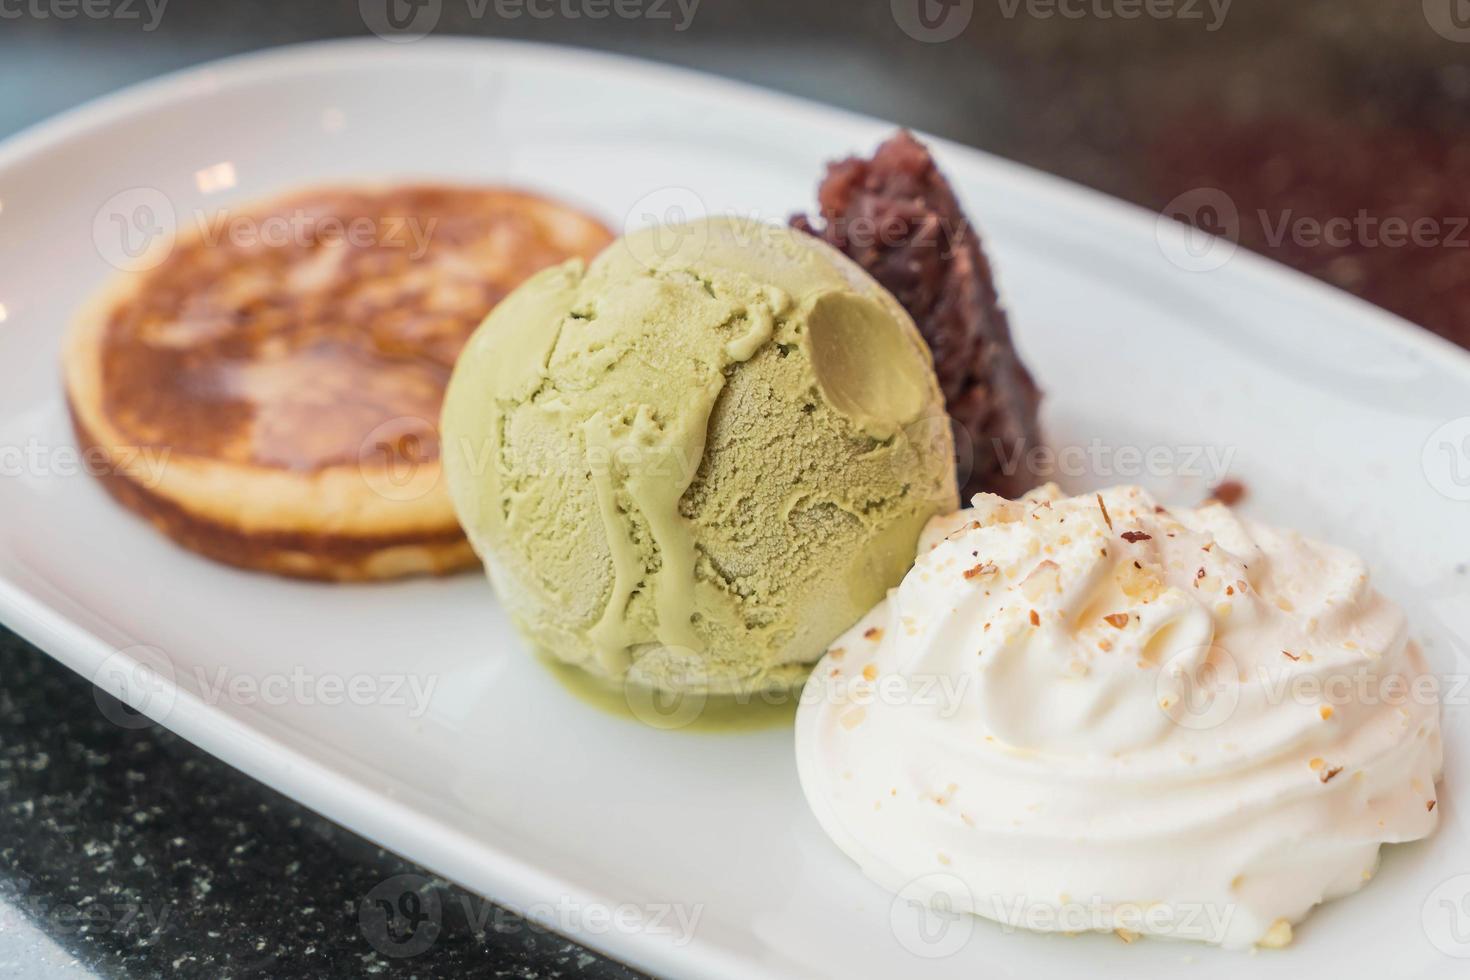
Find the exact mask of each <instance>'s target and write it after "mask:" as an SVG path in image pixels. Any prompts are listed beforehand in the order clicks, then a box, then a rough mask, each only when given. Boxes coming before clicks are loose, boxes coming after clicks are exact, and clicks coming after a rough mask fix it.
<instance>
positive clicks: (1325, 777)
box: [1317, 766, 1342, 783]
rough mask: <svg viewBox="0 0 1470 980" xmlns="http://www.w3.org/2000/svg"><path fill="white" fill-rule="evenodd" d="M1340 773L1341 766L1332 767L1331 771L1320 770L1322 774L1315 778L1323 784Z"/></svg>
mask: <svg viewBox="0 0 1470 980" xmlns="http://www.w3.org/2000/svg"><path fill="white" fill-rule="evenodd" d="M1340 772H1342V766H1333V767H1332V768H1331V769H1324V770H1322V774H1321V775H1320V776H1318V777H1317V778H1318V779H1320V780H1322V782H1324V783H1326V782H1331V781H1332V777H1333V776H1336V775H1337V774H1338V773H1340Z"/></svg>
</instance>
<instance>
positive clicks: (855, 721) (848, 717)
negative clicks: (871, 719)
mask: <svg viewBox="0 0 1470 980" xmlns="http://www.w3.org/2000/svg"><path fill="white" fill-rule="evenodd" d="M867 716H868V709H867V708H862V707H858V708H853V709H852V710H851V711H848V712H846V713H844V714H843V715H842V716H841V717H840V718H838V719H837V720H838V721H840V722H841V723H842V727H843V728H846V729H847V730H848V731H852V730H853V729H854V728H856V727H857V726H859V725H861V724H862V723H863V719H864V718H866V717H867Z"/></svg>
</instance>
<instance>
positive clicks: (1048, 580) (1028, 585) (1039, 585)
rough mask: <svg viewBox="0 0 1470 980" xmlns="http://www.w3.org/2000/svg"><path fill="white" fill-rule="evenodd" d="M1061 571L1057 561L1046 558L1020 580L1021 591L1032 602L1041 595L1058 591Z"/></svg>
mask: <svg viewBox="0 0 1470 980" xmlns="http://www.w3.org/2000/svg"><path fill="white" fill-rule="evenodd" d="M1061 573H1062V570H1061V568H1059V567H1058V566H1057V563H1056V562H1054V561H1052V560H1050V559H1047V560H1045V561H1043V562H1041V564H1039V565H1037V566H1036V567H1035V568H1033V569H1032V570H1031V574H1030V575H1027V576H1026V578H1025V579H1023V580H1022V582H1021V592H1022V593H1023V594H1024V595H1025V596H1026V598H1028V599H1030V600H1031V601H1032V602H1036V601H1037V600H1039V599H1040V598H1041V597H1042V596H1046V595H1051V594H1053V593H1056V592H1060V591H1061V588H1062V587H1061Z"/></svg>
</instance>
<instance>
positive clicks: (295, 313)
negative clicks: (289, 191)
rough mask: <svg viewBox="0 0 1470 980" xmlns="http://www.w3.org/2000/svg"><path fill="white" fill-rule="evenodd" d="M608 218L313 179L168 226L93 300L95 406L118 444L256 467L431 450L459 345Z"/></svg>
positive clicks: (509, 195) (463, 195) (484, 194)
mask: <svg viewBox="0 0 1470 980" xmlns="http://www.w3.org/2000/svg"><path fill="white" fill-rule="evenodd" d="M609 240H610V235H609V234H608V233H607V231H606V230H605V229H604V228H603V227H602V226H601V225H599V224H597V223H596V222H594V221H592V220H591V219H587V218H583V217H581V216H580V215H577V214H576V213H575V212H571V211H569V210H567V209H565V208H564V207H562V206H560V205H556V204H553V203H551V202H548V201H544V200H542V199H540V198H537V197H535V196H533V195H528V194H522V193H518V192H513V191H505V190H497V189H483V188H473V187H453V186H428V185H419V186H399V187H393V188H385V189H382V190H357V189H325V190H316V191H310V192H305V193H301V194H297V195H294V196H291V197H287V198H282V199H279V200H277V201H274V202H271V203H270V204H267V205H264V206H262V207H259V208H255V209H251V210H248V211H239V212H232V213H231V212H227V213H224V214H221V215H217V216H213V217H206V218H201V219H199V220H198V221H197V222H196V227H192V228H191V227H188V226H187V225H186V226H185V227H184V228H182V229H181V235H180V239H179V242H178V244H177V245H176V247H175V249H174V250H173V252H172V253H171V254H170V255H169V257H168V258H167V259H166V260H165V261H164V262H163V263H162V264H161V265H159V266H158V267H157V268H155V269H153V270H151V271H150V272H148V273H147V274H146V275H145V278H144V280H143V281H142V282H140V284H139V288H137V289H136V290H133V291H132V292H131V293H130V295H129V296H128V298H127V299H125V300H124V301H122V302H121V303H120V304H119V305H117V306H115V307H114V308H113V309H112V310H111V311H110V313H109V315H108V320H107V325H106V330H105V333H104V336H103V338H102V344H101V376H102V407H103V411H104V413H105V414H106V417H107V418H108V421H109V422H110V423H111V424H112V425H113V426H114V427H115V429H116V430H117V432H118V433H119V434H120V435H121V436H123V437H125V438H126V439H127V440H128V441H129V442H131V443H132V444H133V445H137V446H153V447H167V448H169V449H170V450H171V451H172V452H177V453H183V454H188V455H191V456H200V457H206V458H212V459H218V460H221V461H226V462H231V463H241V464H247V465H251V466H255V467H265V468H277V469H287V470H293V471H312V470H317V469H321V468H323V467H328V466H333V465H340V464H349V463H353V462H356V461H358V460H359V459H360V458H361V454H362V453H363V452H364V451H365V449H371V448H372V447H370V446H365V442H366V441H367V440H372V442H373V444H374V445H375V446H379V447H382V446H391V447H394V448H393V449H391V450H389V451H390V452H398V453H401V454H403V455H404V456H405V457H406V458H407V459H409V460H411V461H412V462H414V463H423V462H426V461H432V460H436V459H437V458H438V455H439V447H438V444H437V439H436V436H435V426H434V423H435V421H436V420H437V419H438V417H439V408H440V403H441V401H442V399H443V394H444V387H445V385H446V384H447V382H448V380H449V373H450V369H451V368H452V367H453V364H454V360H455V358H456V356H457V355H458V354H459V351H460V348H461V347H462V346H463V344H464V343H465V341H466V340H467V339H468V337H469V335H470V333H471V332H472V331H473V330H474V329H475V327H476V326H478V325H479V323H480V321H481V320H482V319H483V318H484V316H485V314H486V313H488V312H489V310H490V308H491V307H492V306H494V305H495V303H496V302H498V301H499V300H500V299H501V298H502V297H503V296H505V294H506V293H508V292H509V291H510V290H512V289H513V288H515V286H517V285H518V284H519V283H520V282H521V281H522V280H524V279H525V278H526V277H527V276H529V275H531V274H532V273H534V272H536V271H539V270H540V269H542V268H545V267H547V266H550V265H553V264H556V263H558V262H561V261H564V260H565V259H567V258H568V257H570V256H573V255H581V256H584V257H587V258H590V257H591V256H592V255H594V254H596V252H597V251H600V250H601V248H602V247H603V246H604V245H605V244H606V243H607V242H608V241H609Z"/></svg>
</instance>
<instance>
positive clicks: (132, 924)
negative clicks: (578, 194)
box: [0, 0, 1470, 980]
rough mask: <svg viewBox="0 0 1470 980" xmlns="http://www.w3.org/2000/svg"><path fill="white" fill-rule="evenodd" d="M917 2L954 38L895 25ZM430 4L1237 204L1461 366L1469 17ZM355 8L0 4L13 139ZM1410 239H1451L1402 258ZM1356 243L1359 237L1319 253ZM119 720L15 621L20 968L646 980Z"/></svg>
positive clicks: (14, 810) (1297, 259)
mask: <svg viewBox="0 0 1470 980" xmlns="http://www.w3.org/2000/svg"><path fill="white" fill-rule="evenodd" d="M365 2H366V3H368V4H369V5H371V3H372V2H373V0H365ZM430 2H438V0H430ZM921 2H923V3H927V4H930V6H929V7H928V9H929V11H930V12H931V13H933V14H935V15H936V17H938V18H939V20H940V21H943V22H944V23H943V27H944V28H945V30H944V33H953V35H954V36H953V37H951V38H949V39H947V40H942V41H934V40H931V41H929V42H926V41H921V40H916V38H915V37H914V36H912V35H913V33H914V32H913V31H912V30H911V31H908V32H906V31H905V30H904V29H903V27H902V22H903V21H904V20H905V19H906V18H908V17H909V13H910V12H906V10H907V8H906V6H905V5H906V4H907V7H913V6H914V5H915V4H917V3H921ZM438 5H439V6H440V8H441V15H440V18H439V24H438V28H437V29H438V31H439V32H440V33H446V34H448V33H459V34H482V35H496V36H512V37H524V38H531V39H535V40H542V41H556V42H563V43H569V44H577V45H583V46H589V47H597V48H604V49H609V50H615V51H620V52H624V53H629V54H635V55H640V56H645V57H649V58H654V59H658V60H664V61H670V62H675V63H679V64H684V65H690V66H695V67H700V68H704V69H706V70H709V71H713V72H716V73H720V74H725V75H730V76H734V77H739V78H743V79H747V80H750V81H754V82H757V83H760V84H763V85H767V86H770V87H773V88H777V89H782V90H786V91H790V92H794V93H797V94H800V95H804V96H809V97H812V98H816V99H820V100H823V101H826V102H829V103H833V104H837V105H842V106H845V107H850V108H855V109H859V110H862V111H865V112H868V113H871V114H874V115H878V116H883V117H887V118H890V119H893V120H895V121H898V122H902V123H905V124H908V125H910V126H913V127H915V128H918V129H922V130H928V131H930V132H934V133H938V134H940V135H943V136H948V137H952V138H954V139H958V140H960V141H963V142H966V143H970V144H973V145H976V146H979V147H982V148H984V149H987V150H990V151H992V152H995V153H998V154H1001V155H1003V156H1007V157H1011V158H1013V159H1017V160H1021V161H1023V162H1025V163H1028V164H1031V165H1033V166H1037V167H1040V168H1042V169H1045V170H1049V171H1052V172H1054V173H1058V174H1061V175H1063V176H1065V177H1068V178H1070V179H1073V180H1077V181H1080V182H1082V183H1085V184H1089V185H1091V186H1094V187H1097V188H1099V189H1101V190H1104V191H1107V192H1109V193H1112V194H1115V195H1118V196H1120V197H1124V198H1127V199H1130V200H1133V201H1135V202H1137V203H1140V204H1142V205H1144V206H1146V207H1149V208H1153V209H1156V210H1164V209H1169V207H1170V202H1174V201H1176V200H1179V199H1181V196H1183V200H1185V201H1188V200H1189V199H1190V198H1189V197H1188V192H1190V191H1193V190H1195V189H1197V188H1202V187H1212V188H1217V189H1219V190H1222V191H1224V192H1225V194H1226V195H1227V197H1228V199H1229V201H1230V202H1231V205H1232V207H1233V209H1234V212H1235V213H1234V215H1233V218H1234V224H1233V226H1232V225H1228V224H1227V226H1226V227H1225V228H1224V230H1225V231H1227V232H1228V233H1230V234H1233V235H1235V236H1236V237H1238V239H1239V240H1240V242H1241V243H1242V244H1243V245H1245V246H1247V247H1249V248H1253V249H1256V250H1257V251H1261V252H1264V253H1265V254H1267V255H1270V256H1272V257H1273V258H1277V259H1279V260H1281V261H1284V262H1287V263H1288V264H1291V265H1294V266H1297V267H1298V268H1301V269H1303V270H1304V271H1306V272H1308V273H1310V274H1312V275H1316V276H1319V277H1321V278H1323V279H1325V280H1327V281H1329V282H1331V283H1333V284H1334V285H1336V286H1338V287H1340V288H1343V289H1346V290H1349V291H1352V292H1354V293H1357V294H1358V295H1361V296H1363V297H1365V298H1367V299H1369V300H1370V301H1372V302H1375V303H1378V304H1380V305H1382V306H1385V307H1387V308H1389V309H1391V310H1393V311H1395V312H1397V313H1399V314H1401V315H1402V316H1405V317H1407V318H1409V319H1411V320H1413V321H1415V322H1418V323H1420V324H1422V325H1424V326H1426V327H1428V328H1430V329H1432V330H1434V331H1436V332H1438V333H1441V334H1443V335H1445V336H1448V337H1450V338H1452V339H1456V340H1458V341H1459V342H1460V343H1462V344H1466V343H1470V247H1467V246H1470V233H1467V232H1466V231H1465V224H1466V223H1467V222H1466V216H1467V215H1470V27H1467V26H1465V23H1466V21H1465V20H1464V19H1463V18H1461V19H1458V20H1457V19H1455V17H1454V16H1453V14H1454V11H1455V10H1456V9H1458V8H1457V7H1456V0H1443V2H1442V3H1441V2H1436V0H1429V2H1424V3H1421V2H1420V0H1404V2H1400V3H1393V4H1389V3H1384V2H1382V0H1292V2H1291V3H1282V2H1279V0H1234V2H1233V3H1232V2H1230V0H1213V2H1201V3H1198V4H1196V3H1192V2H1191V3H1187V4H1186V3H1183V2H1180V3H1174V4H1167V3H1166V4H1163V5H1149V7H1148V9H1150V10H1165V11H1169V13H1168V15H1167V16H1150V15H1148V14H1147V13H1145V14H1143V15H1140V16H1138V17H1127V16H1123V14H1122V12H1123V11H1124V10H1126V9H1138V7H1139V6H1140V5H1132V6H1130V5H1128V4H1118V3H1109V2H1102V3H1085V4H1084V3H1071V4H1066V3H1064V4H1056V3H1050V2H1047V3H1042V2H1035V0H1015V2H1001V0H953V2H949V3H943V2H940V0H912V2H910V0H894V2H892V3H890V2H889V0H842V2H823V0H739V2H737V0H702V2H699V3H693V2H689V3H686V4H684V5H682V6H678V5H671V6H672V7H673V9H675V10H683V11H688V12H689V14H690V16H688V17H685V16H681V15H679V14H677V13H676V14H674V15H673V16H672V17H671V18H669V19H658V18H642V19H634V20H624V19H619V18H611V19H607V20H599V21H593V20H591V19H589V18H586V17H577V16H570V15H569V14H568V13H567V12H568V11H571V12H572V13H575V12H576V11H577V10H579V9H580V7H579V6H578V5H577V4H576V3H575V2H573V3H570V4H565V3H563V4H557V5H551V4H545V5H542V6H540V7H536V9H537V10H539V11H541V12H543V13H545V12H550V15H549V16H534V15H532V14H531V13H530V12H529V11H530V10H531V8H532V6H533V5H496V4H490V5H488V6H487V5H484V4H466V3H463V2H458V0H442V2H439V3H438ZM359 7H360V5H359V4H358V3H356V2H353V0H337V2H334V3H298V2H289V0H280V2H267V3H259V4H247V3H230V4H226V3H221V2H213V0H152V2H151V3H149V2H130V3H127V4H122V3H120V2H119V3H113V2H101V3H99V4H96V5H92V6H89V7H88V8H85V10H91V11H93V14H92V15H88V14H87V13H86V12H85V10H83V8H81V7H80V5H76V4H69V3H67V2H65V0H25V2H24V3H21V2H15V0H0V136H3V135H7V134H9V133H11V132H14V131H17V130H19V129H21V128H23V127H24V126H26V125H29V124H31V123H34V122H37V121H39V120H41V119H43V118H45V117H47V116H49V115H51V114H53V113H55V112H58V111H60V110H62V109H65V108H68V107H69V106H72V105H74V104H76V103H78V102H81V101H84V100H85V99H88V98H91V97H94V96H97V95H101V94H104V93H106V92H110V91H113V90H115V89H117V88H119V87H121V86H123V85H125V84H128V83H130V82H133V81H137V80H141V79H144V78H147V77H150V76H153V75H156V74H159V73H161V72H164V71H168V70H172V69H175V68H180V67H185V66H187V65H191V64H195V63H198V62H201V61H206V60H209V59H212V58H215V57H219V56H223V55H227V54H233V53H237V52H241V51H246V50H250V49H254V48H260V47H268V46H272V45H277V44H284V43H289V42H293V41H302V40H312V39H318V38H327V37H338V36H347V35H360V34H364V33H365V29H364V24H363V20H362V15H361V13H360V11H359ZM480 10H483V11H484V13H483V14H482V15H481V16H476V14H475V12H476V11H480ZM515 11H519V13H514V14H513V12H515ZM97 12H100V14H101V15H100V16H99V15H96V14H97ZM125 12H126V15H125ZM68 14H70V15H68ZM945 18H960V19H962V20H963V23H961V22H960V20H957V19H949V20H945ZM935 22H937V21H934V20H931V23H935ZM681 26H682V28H683V29H679V28H680V27H681ZM950 28H957V29H954V30H949V29H950ZM845 149H847V148H845V147H834V148H833V150H834V153H837V152H840V151H843V150H845ZM814 177H815V175H814ZM971 203H972V205H973V206H974V208H975V213H976V217H977V218H978V220H979V221H980V223H981V225H982V226H983V224H984V204H983V202H971ZM1185 217H1190V218H1195V219H1199V220H1203V218H1204V217H1205V216H1201V215H1185ZM1209 217H1211V218H1217V217H1218V215H1210V216H1209ZM1304 218H1305V219H1307V222H1308V224H1306V225H1303V224H1302V223H1301V219H1304ZM1390 218H1394V219H1398V220H1401V221H1403V222H1404V223H1405V226H1406V227H1412V226H1413V223H1414V222H1416V221H1417V222H1420V225H1421V227H1425V228H1429V229H1431V230H1432V231H1433V232H1434V233H1433V234H1432V235H1424V236H1420V237H1418V238H1414V239H1412V240H1409V241H1406V242H1400V243H1395V242H1393V241H1389V240H1388V236H1387V234H1386V231H1387V228H1388V227H1389V226H1388V224H1387V222H1388V219H1390ZM1334 219H1337V220H1338V221H1339V223H1341V222H1342V221H1344V220H1345V221H1346V222H1347V223H1346V224H1345V225H1341V226H1342V227H1345V228H1350V229H1351V230H1350V231H1348V233H1346V234H1345V235H1340V236H1336V237H1334V236H1331V235H1328V236H1322V235H1314V234H1310V233H1307V232H1303V231H1302V229H1303V228H1306V229H1308V232H1309V231H1310V228H1311V227H1313V225H1312V223H1313V222H1315V223H1316V226H1317V227H1321V226H1324V225H1325V224H1326V223H1328V222H1331V221H1333V220H1334ZM1424 222H1428V224H1427V225H1425V224H1423V223H1424ZM1283 229H1284V232H1283ZM1363 229H1373V230H1372V232H1371V233H1370V232H1368V231H1364V230H1363ZM1456 229H1458V231H1457V230H1456ZM1212 230H1220V229H1219V228H1215V229H1212ZM0 234H3V228H0ZM4 519H5V517H4V515H3V514H0V531H3V522H4ZM104 709H105V710H104ZM122 710H123V709H121V706H119V705H117V704H116V703H111V704H108V703H106V702H105V701H104V702H102V703H101V706H99V701H98V695H96V694H95V693H94V690H93V689H92V687H91V686H90V685H89V684H88V683H87V682H85V681H84V680H82V679H81V678H78V677H76V676H73V675H72V674H70V673H69V672H68V671H67V670H66V669H64V668H62V667H61V666H59V665H57V664H56V663H54V662H53V661H51V660H50V659H49V658H48V657H46V656H45V655H44V654H43V653H41V652H39V651H37V650H36V649H34V648H33V647H31V646H30V645H28V644H27V643H25V642H24V641H22V640H20V639H19V638H17V637H16V636H14V635H13V634H11V633H9V632H8V631H5V630H4V629H3V628H0V976H22V977H25V976H91V975H98V976H137V977H166V976H181V977H209V978H227V977H256V976H259V977H270V978H276V980H291V978H296V977H334V976H344V977H358V976H395V977H397V976H402V977H443V976H464V977H480V976H486V977H489V976H510V977H556V976H586V977H626V976H634V975H636V974H634V973H633V972H632V971H630V970H628V969H626V968H624V967H622V966H620V965H618V964H615V963H611V962H609V961H607V960H605V959H603V958H601V957H599V956H597V955H595V954H592V953H588V952H586V951H584V950H582V949H581V948H580V947H578V946H576V945H574V944H572V943H570V942H568V941H566V940H565V939H562V938H560V937H558V936H556V935H554V934H550V933H547V932H546V931H544V930H542V929H541V928H540V927H538V926H535V925H533V924H530V923H528V922H526V921H524V920H521V919H519V918H517V917H515V916H514V915H511V914H510V913H508V912H504V911H501V910H497V909H495V908H494V907H492V906H489V905H487V904H485V903H483V902H481V901H480V900H478V899H476V898H473V897H472V896H469V895H467V894H465V893H463V892H461V891H459V890H457V889H455V888H454V887H453V886H450V885H448V884H446V883H444V882H441V881H437V880H434V879H432V878H430V877H428V876H426V875H425V873H424V872H423V871H422V870H421V869H418V868H415V867H414V866H413V865H411V864H409V863H407V862H405V861H403V860H401V859H399V858H397V857H395V856H394V855H392V854H388V853H385V852H383V851H382V850H380V849H378V848H376V847H374V846H373V845H371V844H369V843H367V842H365V841H363V840H361V839H359V838H357V837H355V836H354V835H352V834H350V833H348V832H346V831H344V830H342V829H341V828H339V827H336V826H334V825H333V824H331V823H330V822H328V821H326V820H323V819H321V818H320V817H317V816H315V815H314V814H312V813H311V812H309V811H307V810H305V809H303V808H302V807H300V806H298V805H296V804H294V803H293V802H291V801H290V800H288V799H285V798H283V797H281V796H280V795H279V794H277V793H275V792H273V791H271V790H269V789H266V788H265V787H263V786H261V785H260V784H258V783H255V782H254V781H252V780H250V779H248V778H247V777H245V776H243V775H241V774H239V773H237V772H235V771H234V770H232V769H231V768H230V767H228V766H226V765H224V764H223V763H220V762H218V761H216V760H214V759H212V758H211V757H209V756H207V755H204V754H203V753H201V752H200V751H198V750H197V749H195V748H193V747H192V746H190V745H188V744H187V743H185V742H183V741H181V740H180V739H178V738H177V737H175V736H173V735H171V734H169V733H168V732H166V731H164V730H161V729H159V728H156V727H153V726H151V725H148V724H145V723H144V721H142V720H139V721H137V723H127V724H122V725H119V724H117V723H116V719H118V718H120V717H121V718H124V719H126V718H127V717H128V716H127V715H125V714H121V715H120V714H119V712H120V711H122ZM504 751H515V750H514V747H513V746H507V747H505V748H504ZM384 882H387V883H388V884H387V885H386V886H383V883H384ZM384 887H386V888H387V889H388V890H390V891H392V892H393V893H394V897H395V899H401V898H403V897H404V896H405V895H408V896H411V897H412V900H413V901H414V902H418V903H436V904H437V906H438V907H439V909H441V910H442V914H441V918H442V928H441V930H440V932H439V934H438V935H437V936H436V937H434V938H433V941H432V942H431V943H427V944H425V945H426V948H424V949H422V950H421V951H419V950H414V952H415V955H412V956H402V955H397V954H401V953H403V952H406V951H408V949H407V948H406V947H405V946H404V945H402V944H397V945H395V938H397V937H392V936H388V937H385V936H382V935H374V934H373V929H372V927H371V925H370V924H369V925H367V926H365V925H364V922H365V921H367V922H369V923H371V917H366V918H365V917H363V916H361V915H360V912H361V909H362V908H363V906H364V903H365V902H366V903H370V902H371V901H372V898H371V896H374V895H381V894H382V893H383V888H384Z"/></svg>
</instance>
